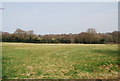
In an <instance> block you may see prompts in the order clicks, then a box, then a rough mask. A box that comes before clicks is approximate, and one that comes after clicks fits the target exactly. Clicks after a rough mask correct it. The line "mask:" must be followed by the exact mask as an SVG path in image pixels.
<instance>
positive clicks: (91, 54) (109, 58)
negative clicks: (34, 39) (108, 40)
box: [2, 43, 119, 79]
mask: <svg viewBox="0 0 120 81" xmlns="http://www.w3.org/2000/svg"><path fill="white" fill-rule="evenodd" d="M2 59H3V60H2V61H3V63H2V64H3V66H2V67H3V78H8V79H18V78H34V79H54V78H55V79H93V78H94V79H98V78H99V79H108V78H109V79H110V78H111V79H117V78H118V71H119V68H118V65H119V62H118V46H117V45H110V44H31V43H3V44H2Z"/></svg>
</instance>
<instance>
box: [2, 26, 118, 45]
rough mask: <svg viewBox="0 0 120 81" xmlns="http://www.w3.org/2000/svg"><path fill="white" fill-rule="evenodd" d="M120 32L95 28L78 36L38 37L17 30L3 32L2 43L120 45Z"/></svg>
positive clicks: (31, 32)
mask: <svg viewBox="0 0 120 81" xmlns="http://www.w3.org/2000/svg"><path fill="white" fill-rule="evenodd" d="M119 37H120V31H113V32H110V33H97V32H96V30H95V29H94V28H88V29H87V31H86V32H81V33H78V34H72V33H70V34H47V35H36V34H34V32H33V30H30V31H24V30H22V29H19V28H18V29H16V31H15V32H14V33H8V32H2V42H23V43H81V44H106V43H116V44H117V43H120V42H119V39H120V38H119Z"/></svg>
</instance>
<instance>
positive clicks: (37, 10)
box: [2, 2, 118, 34]
mask: <svg viewBox="0 0 120 81" xmlns="http://www.w3.org/2000/svg"><path fill="white" fill-rule="evenodd" d="M2 5H3V8H5V9H4V10H3V11H2V30H3V31H6V32H10V33H12V32H14V31H15V30H16V29H17V28H21V29H23V30H26V31H27V30H34V32H35V33H36V34H58V33H60V34H61V33H80V32H84V31H86V30H87V28H95V29H96V30H97V32H112V31H115V30H118V3H117V2H103V3H102V2H76V3H75V2H66V3H65V2H63V3H62V2H58V3H55V2H47V3H43V2H39V3H37V2H36V3H33V2H31V3H28V2H24V3H20V2H19V3H15V2H10V3H3V4H2Z"/></svg>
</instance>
